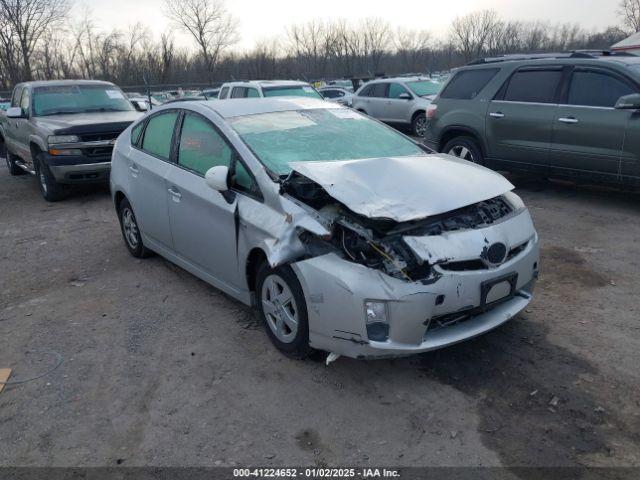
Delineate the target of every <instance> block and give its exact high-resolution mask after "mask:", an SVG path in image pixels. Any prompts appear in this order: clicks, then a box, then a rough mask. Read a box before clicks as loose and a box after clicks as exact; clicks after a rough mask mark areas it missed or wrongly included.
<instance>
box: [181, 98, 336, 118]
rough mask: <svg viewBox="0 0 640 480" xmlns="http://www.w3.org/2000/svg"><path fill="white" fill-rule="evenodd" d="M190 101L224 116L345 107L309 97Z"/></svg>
mask: <svg viewBox="0 0 640 480" xmlns="http://www.w3.org/2000/svg"><path fill="white" fill-rule="evenodd" d="M188 103H189V104H200V105H203V106H205V107H207V108H208V109H210V110H212V111H214V112H216V113H217V114H218V115H220V116H221V117H223V118H232V117H241V116H245V115H256V114H260V113H272V112H287V111H292V110H316V109H321V108H324V109H329V108H330V109H340V108H345V107H342V106H340V105H338V104H335V103H331V102H327V101H325V100H319V99H315V98H309V97H272V98H235V99H234V98H231V99H229V100H225V101H224V102H220V101H214V100H207V101H196V102H188ZM174 106H175V104H174Z"/></svg>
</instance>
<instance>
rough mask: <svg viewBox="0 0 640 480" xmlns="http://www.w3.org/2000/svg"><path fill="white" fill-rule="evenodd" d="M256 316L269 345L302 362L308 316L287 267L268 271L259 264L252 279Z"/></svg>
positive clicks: (299, 289) (307, 349)
mask: <svg viewBox="0 0 640 480" xmlns="http://www.w3.org/2000/svg"><path fill="white" fill-rule="evenodd" d="M256 303H257V308H258V314H259V315H260V318H261V319H262V320H263V321H264V324H265V329H266V331H267V335H268V336H269V339H270V340H271V342H272V343H273V344H274V345H275V346H276V348H277V349H278V350H280V351H281V352H282V353H284V354H285V355H287V356H289V357H292V358H297V359H304V358H307V357H308V356H309V355H310V354H311V353H312V352H313V349H312V348H311V347H309V317H308V315H307V304H306V301H305V299H304V293H303V292H302V287H301V286H300V282H299V281H298V278H297V277H296V274H295V273H294V272H293V270H291V267H289V266H281V267H277V268H271V267H270V266H269V265H268V264H267V263H263V264H262V265H261V266H260V268H259V270H258V275H257V280H256Z"/></svg>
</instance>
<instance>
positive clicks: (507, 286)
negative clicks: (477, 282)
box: [480, 272, 518, 308]
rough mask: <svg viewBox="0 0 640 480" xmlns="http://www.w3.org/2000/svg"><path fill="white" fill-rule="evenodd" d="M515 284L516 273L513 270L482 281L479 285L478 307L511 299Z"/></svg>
mask: <svg viewBox="0 0 640 480" xmlns="http://www.w3.org/2000/svg"><path fill="white" fill-rule="evenodd" d="M517 285H518V274H517V273H515V272H514V273H509V274H507V275H503V276H502V277H498V278H492V279H491V280H486V281H484V282H482V284H481V286H480V307H482V308H485V307H491V306H492V305H496V304H498V303H502V302H505V301H507V300H510V299H512V298H513V297H514V295H515V294H516V286H517Z"/></svg>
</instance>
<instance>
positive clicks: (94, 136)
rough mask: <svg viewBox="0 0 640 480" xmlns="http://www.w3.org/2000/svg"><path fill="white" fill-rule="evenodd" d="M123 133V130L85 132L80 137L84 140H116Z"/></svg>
mask: <svg viewBox="0 0 640 480" xmlns="http://www.w3.org/2000/svg"><path fill="white" fill-rule="evenodd" d="M121 133H122V131H121V130H118V131H115V132H102V133H85V134H84V135H81V136H80V138H81V140H82V141H83V142H101V141H104V140H115V139H116V138H118V135H120V134H121Z"/></svg>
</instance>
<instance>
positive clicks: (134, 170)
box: [129, 163, 140, 175]
mask: <svg viewBox="0 0 640 480" xmlns="http://www.w3.org/2000/svg"><path fill="white" fill-rule="evenodd" d="M129 171H131V173H133V174H134V175H136V174H137V173H138V172H139V171H140V170H139V169H138V166H137V165H136V164H135V163H132V164H131V165H129Z"/></svg>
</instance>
